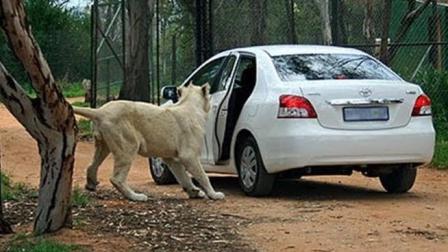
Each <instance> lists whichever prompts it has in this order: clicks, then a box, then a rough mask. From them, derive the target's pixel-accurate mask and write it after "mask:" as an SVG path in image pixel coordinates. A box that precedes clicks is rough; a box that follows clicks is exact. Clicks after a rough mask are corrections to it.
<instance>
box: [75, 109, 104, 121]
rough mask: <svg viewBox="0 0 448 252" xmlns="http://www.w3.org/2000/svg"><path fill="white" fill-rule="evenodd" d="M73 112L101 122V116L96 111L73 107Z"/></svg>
mask: <svg viewBox="0 0 448 252" xmlns="http://www.w3.org/2000/svg"><path fill="white" fill-rule="evenodd" d="M73 112H75V114H78V115H82V116H84V117H87V118H89V119H91V120H99V119H100V115H101V114H100V113H98V112H97V110H96V109H91V108H81V107H73Z"/></svg>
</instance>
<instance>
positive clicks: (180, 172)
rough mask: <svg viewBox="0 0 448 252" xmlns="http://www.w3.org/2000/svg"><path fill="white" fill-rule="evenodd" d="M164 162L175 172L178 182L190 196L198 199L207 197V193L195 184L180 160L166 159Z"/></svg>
mask: <svg viewBox="0 0 448 252" xmlns="http://www.w3.org/2000/svg"><path fill="white" fill-rule="evenodd" d="M164 162H165V163H166V164H167V165H168V166H169V168H170V171H171V173H173V175H174V177H175V178H176V180H177V183H179V185H180V186H182V188H183V190H184V191H185V192H186V193H187V194H188V197H189V198H191V199H196V198H205V197H206V194H205V193H204V192H203V191H202V190H201V189H199V188H198V187H197V186H195V185H194V184H193V181H192V180H191V178H190V176H189V175H188V174H187V172H186V170H185V167H184V166H183V165H182V164H181V163H180V162H178V161H175V160H173V159H164Z"/></svg>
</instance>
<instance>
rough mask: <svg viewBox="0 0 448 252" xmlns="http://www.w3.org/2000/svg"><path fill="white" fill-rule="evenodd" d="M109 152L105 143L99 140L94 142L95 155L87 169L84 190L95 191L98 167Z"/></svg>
mask: <svg viewBox="0 0 448 252" xmlns="http://www.w3.org/2000/svg"><path fill="white" fill-rule="evenodd" d="M109 153H110V151H109V148H108V147H107V145H106V143H105V142H103V141H102V140H101V139H96V140H95V154H94V156H93V160H92V163H91V164H90V165H89V167H87V181H86V185H85V188H86V189H87V190H89V191H95V190H96V186H97V185H98V184H99V182H98V178H97V174H98V167H99V166H100V165H101V164H102V163H103V161H104V160H105V159H106V157H107V156H108V155H109Z"/></svg>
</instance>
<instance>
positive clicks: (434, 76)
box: [417, 70, 448, 136]
mask: <svg viewBox="0 0 448 252" xmlns="http://www.w3.org/2000/svg"><path fill="white" fill-rule="evenodd" d="M417 83H420V84H421V87H422V89H423V91H425V93H426V94H427V95H428V96H429V97H430V98H431V100H432V112H433V118H434V125H435V127H436V129H437V131H438V133H443V132H447V133H448V98H447V97H448V72H439V71H435V70H431V71H426V72H423V73H422V74H420V75H419V76H417ZM443 135H445V136H446V135H448V134H443Z"/></svg>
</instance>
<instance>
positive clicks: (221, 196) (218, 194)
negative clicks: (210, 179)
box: [209, 192, 225, 200]
mask: <svg viewBox="0 0 448 252" xmlns="http://www.w3.org/2000/svg"><path fill="white" fill-rule="evenodd" d="M209 197H210V198H211V199H213V200H222V199H224V198H225V195H224V193H222V192H215V193H213V194H210V195H209Z"/></svg>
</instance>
